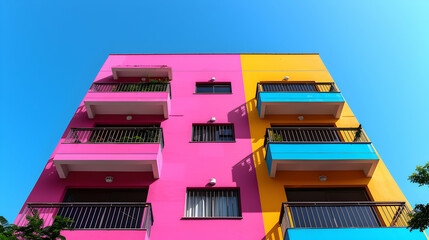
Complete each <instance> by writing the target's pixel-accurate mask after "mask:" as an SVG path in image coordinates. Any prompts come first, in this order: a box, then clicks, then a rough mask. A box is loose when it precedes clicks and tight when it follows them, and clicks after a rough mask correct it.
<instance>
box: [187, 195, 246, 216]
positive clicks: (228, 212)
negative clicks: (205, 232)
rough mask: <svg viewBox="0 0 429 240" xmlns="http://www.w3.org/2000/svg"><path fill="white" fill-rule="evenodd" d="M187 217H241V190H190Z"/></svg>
mask: <svg viewBox="0 0 429 240" xmlns="http://www.w3.org/2000/svg"><path fill="white" fill-rule="evenodd" d="M185 217H195V218H198V217H201V218H204V217H207V218H210V217H214V218H216V217H220V218H222V217H225V218H226V217H241V205H240V190H239V189H188V190H187V193H186V212H185Z"/></svg>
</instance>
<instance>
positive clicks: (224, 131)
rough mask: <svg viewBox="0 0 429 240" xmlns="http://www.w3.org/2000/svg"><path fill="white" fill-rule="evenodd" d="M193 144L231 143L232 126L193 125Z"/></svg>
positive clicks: (233, 138)
mask: <svg viewBox="0 0 429 240" xmlns="http://www.w3.org/2000/svg"><path fill="white" fill-rule="evenodd" d="M192 141H193V142H232V141H235V136H234V125H232V124H194V125H193V126H192Z"/></svg>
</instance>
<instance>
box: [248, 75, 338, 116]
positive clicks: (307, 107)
mask: <svg viewBox="0 0 429 240" xmlns="http://www.w3.org/2000/svg"><path fill="white" fill-rule="evenodd" d="M256 100H257V107H258V111H259V117H260V118H264V117H265V116H266V115H333V116H334V117H335V118H339V117H340V115H341V111H342V110H343V106H344V102H345V101H344V98H343V96H342V95H341V93H340V91H339V90H338V88H337V87H336V85H335V83H332V82H329V83H292V82H290V83H258V84H257V92H256Z"/></svg>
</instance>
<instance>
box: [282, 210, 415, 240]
mask: <svg viewBox="0 0 429 240" xmlns="http://www.w3.org/2000/svg"><path fill="white" fill-rule="evenodd" d="M409 213H410V210H409V209H408V208H407V206H406V205H405V202H285V203H283V204H282V209H281V213H280V220H279V224H280V227H281V228H282V231H283V233H285V232H286V231H285V230H286V229H289V228H377V227H407V226H408V221H409V219H410V217H409Z"/></svg>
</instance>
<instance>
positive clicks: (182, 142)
mask: <svg viewBox="0 0 429 240" xmlns="http://www.w3.org/2000/svg"><path fill="white" fill-rule="evenodd" d="M409 209H410V206H409V204H407V203H406V199H405V197H404V195H403V194H402V192H401V190H400V189H399V187H398V186H397V184H396V183H395V181H394V179H393V178H392V176H391V175H390V173H389V171H388V170H387V168H386V166H385V165H384V163H383V161H382V160H381V158H380V156H379V155H378V154H377V152H376V150H375V148H374V146H373V145H372V143H371V142H370V140H369V138H368V136H366V134H365V132H364V130H363V128H362V126H361V125H360V124H359V122H358V121H357V119H356V118H355V116H354V115H353V113H352V111H351V110H350V108H349V107H348V105H347V103H346V102H345V100H344V98H343V96H342V94H341V92H340V90H339V88H338V87H337V86H336V85H335V83H334V81H333V79H332V78H331V76H330V74H329V72H328V71H327V69H326V67H325V66H324V65H323V63H322V61H321V59H320V57H319V55H317V54H194V55H192V54H185V55H144V54H143V55H140V54H136V55H132V54H130V55H125V54H119V55H110V56H109V57H108V59H107V60H106V62H105V64H104V65H103V67H102V68H101V70H100V72H99V73H98V75H97V77H96V78H95V80H94V82H93V84H92V86H91V87H90V89H89V91H88V93H87V94H86V96H85V97H84V99H83V101H82V102H81V104H80V105H79V107H78V109H77V111H76V113H75V115H74V117H73V118H72V120H71V121H70V124H69V126H68V127H67V129H66V131H65V132H64V135H63V136H62V138H61V140H60V142H59V143H58V145H57V147H56V149H55V151H54V153H53V154H52V156H51V158H50V159H49V161H48V163H47V165H46V167H45V169H44V170H43V172H42V174H41V176H40V178H39V180H38V181H37V183H36V185H35V187H34V188H33V190H32V192H31V193H30V195H29V197H28V199H27V201H26V203H25V204H24V206H23V208H22V210H21V211H20V214H19V215H18V217H17V219H16V221H15V223H16V224H25V223H26V220H25V218H24V217H23V216H25V215H28V214H34V213H35V212H38V213H39V214H40V216H42V217H43V218H44V219H45V221H46V224H51V223H52V217H53V216H55V215H61V216H64V217H70V218H72V219H73V220H74V222H73V224H72V228H73V229H74V230H72V231H64V236H66V237H67V239H153V240H156V239H170V238H174V239H258V240H259V239H272V240H277V239H290V240H295V239H315V238H318V239H361V238H364V237H365V238H368V239H427V238H426V237H425V235H424V234H423V233H420V232H416V231H413V232H411V233H410V232H409V230H407V229H406V221H407V219H408V215H407V213H408V211H409Z"/></svg>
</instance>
